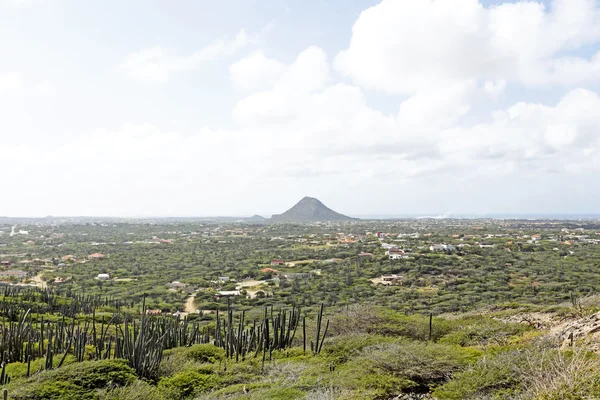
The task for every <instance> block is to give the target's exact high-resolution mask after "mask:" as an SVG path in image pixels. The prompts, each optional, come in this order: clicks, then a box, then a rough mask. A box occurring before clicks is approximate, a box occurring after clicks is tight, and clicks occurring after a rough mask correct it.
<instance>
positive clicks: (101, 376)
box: [8, 360, 136, 400]
mask: <svg viewBox="0 0 600 400" xmlns="http://www.w3.org/2000/svg"><path fill="white" fill-rule="evenodd" d="M135 380H136V376H135V373H134V371H133V369H131V368H130V367H129V366H128V365H127V361H126V360H99V361H84V362H81V363H76V364H71V365H67V366H65V367H62V368H60V369H56V370H50V371H43V372H41V373H40V374H37V375H34V376H33V377H31V378H29V379H28V380H26V381H20V382H18V383H17V382H15V383H12V384H11V385H9V387H8V389H9V392H10V394H11V398H13V399H15V400H25V399H27V400H37V399H40V400H41V399H74V400H75V399H87V398H90V399H91V398H96V397H95V393H94V391H95V390H96V389H103V388H106V387H109V386H111V387H115V386H125V385H128V384H130V383H132V382H134V381H135Z"/></svg>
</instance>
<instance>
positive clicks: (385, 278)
mask: <svg viewBox="0 0 600 400" xmlns="http://www.w3.org/2000/svg"><path fill="white" fill-rule="evenodd" d="M402 278H403V277H402V275H396V274H392V275H381V280H382V281H383V282H394V281H398V280H400V279H402Z"/></svg>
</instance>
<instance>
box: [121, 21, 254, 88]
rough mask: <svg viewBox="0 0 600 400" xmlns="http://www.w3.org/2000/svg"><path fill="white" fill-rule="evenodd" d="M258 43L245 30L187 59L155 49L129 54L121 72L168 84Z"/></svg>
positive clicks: (188, 56) (168, 51)
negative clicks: (181, 74)
mask: <svg viewBox="0 0 600 400" xmlns="http://www.w3.org/2000/svg"><path fill="white" fill-rule="evenodd" d="M255 41H256V38H253V37H250V36H248V34H247V33H246V32H245V31H243V30H242V31H240V32H239V33H238V34H237V36H236V37H235V38H234V39H233V40H231V41H225V40H217V41H215V42H213V43H211V44H209V45H208V46H206V47H204V48H202V49H200V50H198V51H196V52H194V53H192V54H190V55H187V56H181V55H177V54H176V53H175V52H174V51H173V50H170V49H165V48H162V47H152V48H148V49H143V50H139V51H137V52H135V53H132V54H130V55H129V56H127V57H126V58H125V60H124V61H123V62H122V63H121V64H120V65H119V66H118V69H119V70H121V71H124V72H125V73H126V74H127V75H128V76H129V77H130V78H132V79H135V80H139V81H143V82H151V83H166V82H168V81H169V78H170V75H171V74H172V73H174V72H180V71H191V70H195V69H197V68H199V67H201V66H202V65H203V64H205V63H208V62H211V61H215V60H217V59H219V58H221V57H226V56H230V55H233V54H235V53H236V52H237V51H239V50H241V49H243V48H245V47H247V46H248V45H250V44H252V43H254V42H255Z"/></svg>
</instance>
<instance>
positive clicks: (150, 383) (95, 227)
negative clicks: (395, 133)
mask: <svg viewBox="0 0 600 400" xmlns="http://www.w3.org/2000/svg"><path fill="white" fill-rule="evenodd" d="M15 225H16V226H15ZM13 228H14V229H13ZM11 232H12V233H11ZM394 252H399V254H400V253H401V254H402V257H401V258H400V259H390V255H389V254H396V253H394ZM0 262H1V263H2V269H1V270H0V272H2V279H3V286H0V290H2V291H3V297H2V300H1V302H0V316H1V317H2V319H3V326H4V327H3V330H2V336H1V338H0V340H1V341H0V350H1V354H2V361H3V362H5V367H4V369H3V371H2V373H1V375H0V384H2V385H3V386H5V387H6V388H7V389H8V395H9V398H14V399H37V398H39V399H42V398H57V399H58V398H61V399H62V398H101V399H110V398H140V399H141V398H148V399H152V398H156V399H163V398H164V399H166V398H186V399H187V398H198V399H200V398H282V397H289V398H314V399H328V398H332V399H333V398H349V399H351V398H365V399H367V398H381V399H387V398H396V396H399V395H404V396H412V397H413V398H427V397H435V398H481V397H482V396H496V397H499V398H502V396H505V397H506V398H512V397H511V396H517V395H518V396H522V397H523V398H561V397H560V396H561V393H565V392H564V391H565V390H571V391H574V393H577V390H582V393H583V392H585V391H587V392H590V393H591V392H593V391H598V393H600V386H599V385H600V384H599V383H598V382H597V381H595V380H594V379H592V378H591V377H592V376H594V374H595V372H596V371H597V370H596V368H598V370H600V361H598V360H597V356H596V355H595V353H594V351H595V350H596V349H595V347H594V346H593V345H592V344H590V343H588V340H592V339H593V338H594V337H595V336H594V334H595V330H594V326H595V325H594V324H595V319H593V318H594V316H595V313H596V312H597V311H598V310H599V309H600V301H597V300H596V295H595V294H596V293H597V291H598V289H599V288H600V274H598V266H599V265H600V223H598V222H596V221H542V220H539V221H538V220H412V219H411V220H397V221H356V222H347V223H337V224H327V223H315V224H303V225H294V224H275V225H267V224H249V223H231V222H229V223H219V222H217V221H193V220H180V221H164V220H155V221H142V220H140V221H136V220H92V221H74V220H56V219H47V220H35V221H34V220H24V221H10V223H9V222H8V221H6V223H5V224H4V225H0ZM588 328H589V329H588ZM569 335H571V336H570V337H569ZM565 346H566V347H565ZM561 348H563V350H561ZM565 348H566V350H565ZM540 357H542V358H540ZM544 357H545V358H544ZM507 362H508V363H510V364H511V365H514V368H513V369H511V368H512V367H511V368H508V369H507V368H504V367H503V365H504V364H505V363H507ZM407 363H408V364H407ZM546 363H549V364H548V365H553V366H555V367H556V368H558V366H560V365H563V366H568V367H569V368H571V367H574V366H575V364H574V363H580V364H581V365H580V364H577V366H578V367H577V368H579V370H580V371H582V368H583V371H584V372H585V371H587V372H585V373H583V372H582V373H581V374H580V376H579V375H578V377H577V378H573V377H571V378H572V379H570V381H573V382H575V381H577V382H576V383H577V385H578V386H577V388H573V387H571V386H569V385H570V383H568V382H566V381H565V382H562V383H561V381H560V377H559V376H556V377H548V376H546V377H539V379H542V378H543V379H546V380H548V379H550V380H551V382H545V385H546V386H544V387H541V386H540V387H538V386H539V385H541V383H540V382H537V383H535V384H534V383H532V382H530V381H527V379H529V378H526V377H525V376H524V375H527V374H529V375H532V376H536V375H535V374H541V372H540V369H543V366H544V365H546ZM561 363H562V364H561ZM409 365H411V367H410V368H409ZM515 368H516V369H515ZM565 368H566V367H565ZM586 368H587V369H586ZM82 371H83V372H82ZM99 371H103V372H99ZM588 372H589V374H588ZM78 374H83V375H82V376H87V375H85V374H88V375H89V379H90V382H87V381H85V380H86V379H88V378H81V379H74V378H72V377H74V376H76V375H78ZM98 374H100V375H103V376H104V375H106V374H108V375H107V376H111V378H110V379H108V380H106V381H103V380H101V379H100V380H95V378H94V376H95V375H98ZM111 374H112V375H111ZM586 374H587V375H586ZM113 375H114V376H113ZM6 377H10V379H7V378H6ZM551 378H552V379H551ZM57 379H63V380H65V382H66V383H65V384H64V385H63V384H62V383H61V384H58V383H56V382H55V381H56V380H57ZM484 381H485V382H484ZM538 384H539V385H538ZM486 385H487V386H486ZM536 385H538V386H536ZM552 385H554V386H552ZM565 385H566V386H565ZM534 389H535V390H534ZM134 393H142V394H140V395H139V396H140V397H135V396H134ZM553 393H554V394H553ZM557 393H558V394H557ZM359 394H360V396H363V397H358V396H359ZM555 394H556V396H559V397H552V396H554V395H555ZM546 395H547V397H543V396H546ZM69 396H71V397H69ZM528 396H529V397H528ZM536 396H537V397H536ZM539 396H542V397H539ZM409 398H410V397H409ZM573 398H579V397H573ZM581 398H584V397H581Z"/></svg>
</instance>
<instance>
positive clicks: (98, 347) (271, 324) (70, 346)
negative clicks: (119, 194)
mask: <svg viewBox="0 0 600 400" xmlns="http://www.w3.org/2000/svg"><path fill="white" fill-rule="evenodd" d="M16 293H20V295H22V296H23V298H29V299H31V298H32V297H35V296H38V297H39V296H41V297H43V298H45V299H47V300H48V301H50V303H52V301H53V300H52V299H53V298H54V297H53V296H55V295H54V294H53V293H52V292H49V291H43V290H38V291H37V292H36V291H35V290H27V291H24V292H23V291H16V290H14V289H13V288H11V289H6V290H5V295H6V297H8V298H9V300H7V299H6V298H5V299H4V301H3V304H5V305H6V304H7V303H9V302H10V300H14V302H13V304H11V307H9V308H7V309H6V311H7V313H6V314H4V316H5V321H4V322H2V325H0V362H2V363H4V364H3V365H4V368H3V369H2V373H1V374H0V385H3V384H5V383H7V381H8V380H9V379H10V378H8V376H7V375H6V373H5V372H6V371H5V366H6V364H7V363H10V362H23V363H27V376H30V375H31V372H32V371H31V361H32V360H34V359H39V358H43V359H44V362H43V363H42V364H41V366H40V370H41V369H52V368H54V367H55V366H57V367H58V368H59V367H61V366H62V365H63V363H64V361H65V359H66V357H67V355H69V354H72V355H73V356H74V358H75V360H76V361H77V362H82V361H84V360H86V359H96V360H100V359H110V358H123V359H126V360H128V361H129V365H130V366H131V367H132V368H134V369H135V370H136V373H137V374H138V376H140V377H143V378H146V379H153V378H155V377H156V373H157V371H158V366H159V364H160V362H161V359H162V355H163V351H164V350H166V349H171V348H175V347H180V346H191V345H194V344H206V343H211V342H212V343H214V345H216V346H218V347H221V348H223V349H225V352H226V356H227V359H235V361H239V360H240V359H241V360H244V359H245V358H246V357H248V356H249V355H253V356H254V357H259V356H262V362H263V366H264V362H265V360H266V359H267V356H268V359H271V358H272V353H273V351H274V350H285V349H288V348H290V347H292V346H293V343H294V339H295V337H296V331H297V329H298V326H299V325H300V323H301V322H302V330H303V346H304V350H305V351H306V341H307V335H306V316H301V310H300V308H299V307H295V306H293V307H292V308H291V309H282V310H279V311H275V310H274V309H273V307H270V308H268V307H266V308H265V309H264V316H263V318H262V320H258V321H257V320H254V321H247V320H246V314H245V312H244V311H242V312H241V313H240V314H239V315H238V316H236V315H235V313H234V310H233V308H232V307H231V304H230V303H229V301H228V304H227V312H226V315H225V316H222V315H221V314H219V312H218V311H217V315H216V325H215V327H214V328H209V327H208V326H204V327H202V326H200V324H199V323H198V322H191V321H190V320H189V319H188V318H187V317H186V318H183V319H181V318H179V317H171V316H149V315H147V314H146V306H145V298H144V301H143V305H142V315H141V317H140V318H139V319H136V318H124V317H123V316H122V315H120V314H114V315H113V316H112V317H111V318H110V319H108V320H107V318H106V316H102V318H101V319H99V318H97V316H96V312H95V308H90V309H89V311H90V314H91V318H89V317H85V318H77V317H78V315H77V313H75V315H73V316H69V315H68V313H67V314H63V315H62V317H60V318H59V319H58V320H52V319H50V318H49V317H48V315H46V314H44V313H42V314H40V313H36V312H32V309H31V308H27V309H22V308H20V307H21V306H22V305H23V304H19V303H18V301H23V298H19V297H15V296H16ZM72 296H73V297H72V298H73V299H75V298H77V296H75V295H72ZM80 299H84V300H85V301H87V300H89V299H86V298H85V297H81V298H80ZM36 300H39V298H36ZM74 301H75V300H74ZM85 301H84V302H82V303H79V304H80V306H77V308H75V309H71V310H70V311H75V310H81V311H84V310H88V308H87V307H88V306H87V305H86V306H81V304H84V303H85ZM76 302H79V300H76ZM0 303H2V302H1V301H0ZM85 304H87V303H85ZM1 310H2V307H1V306H0V315H2V311H1ZM323 310H324V306H323V305H321V308H320V310H319V313H318V315H317V322H316V323H317V325H316V335H315V338H314V341H311V349H312V351H313V353H314V354H315V355H316V354H319V352H320V351H321V348H322V347H323V342H324V340H325V337H326V335H327V329H328V327H329V321H327V322H326V324H325V328H324V330H323V329H322V321H323ZM84 314H85V313H84ZM44 317H46V319H44ZM80 317H81V315H80ZM86 349H87V351H86ZM55 357H56V361H57V363H55V360H54V358H55ZM35 372H36V371H34V373H35Z"/></svg>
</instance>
